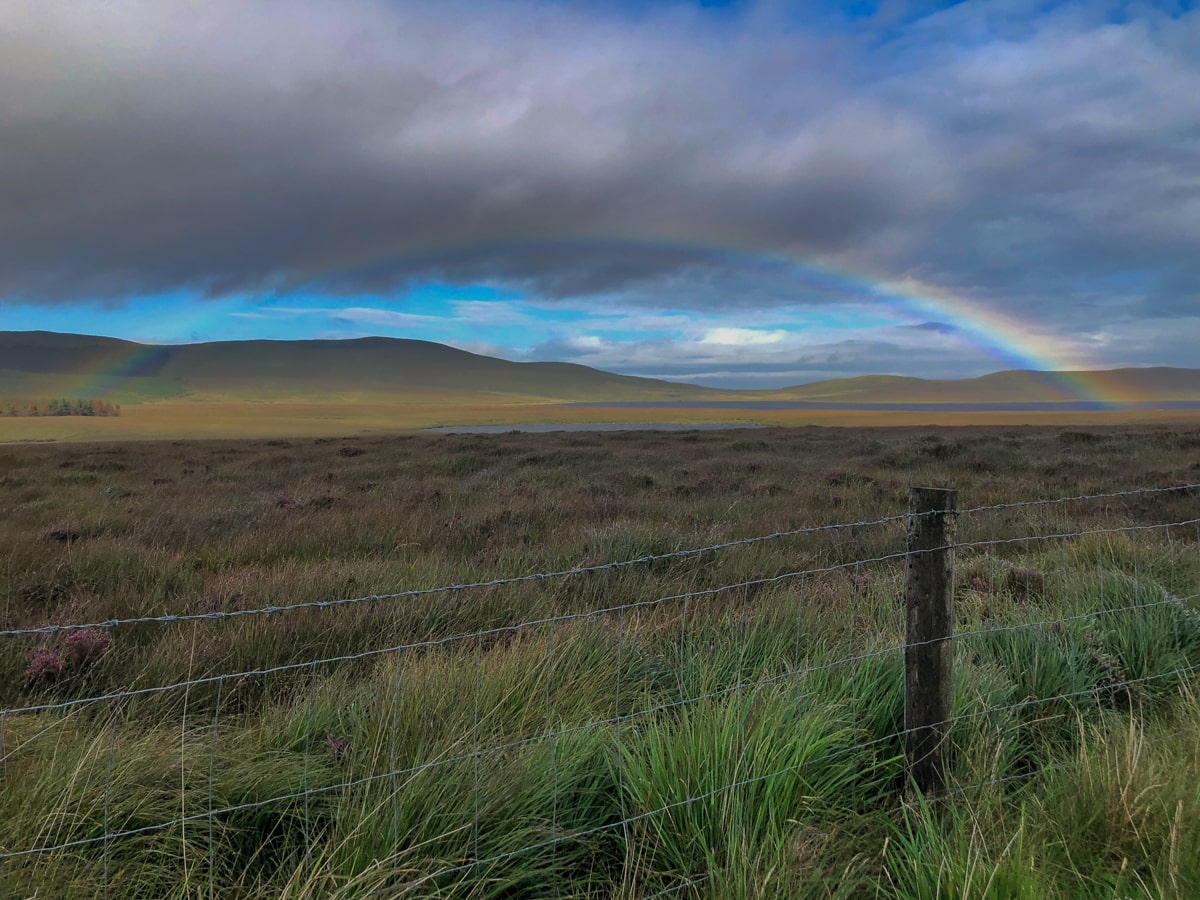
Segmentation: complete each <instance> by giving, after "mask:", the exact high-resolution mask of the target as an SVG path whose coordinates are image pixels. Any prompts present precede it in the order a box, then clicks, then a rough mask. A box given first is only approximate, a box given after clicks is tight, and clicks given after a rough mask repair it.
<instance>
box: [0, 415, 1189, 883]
mask: <svg viewBox="0 0 1200 900" xmlns="http://www.w3.org/2000/svg"><path fill="white" fill-rule="evenodd" d="M148 408H149V407H148ZM583 412H586V411H583ZM651 412H652V411H651ZM722 412H725V414H726V415H727V412H726V411H722ZM484 414H485V412H484V411H483V410H481V411H480V415H484ZM1059 418H1062V417H1061V416H1060V417H1059ZM112 421H113V422H114V423H115V424H117V425H121V426H126V427H128V426H130V424H131V423H136V421H137V420H136V417H134V418H127V416H125V415H123V416H122V417H121V419H118V420H112ZM297 421H298V422H299V424H298V425H297V427H303V422H304V418H303V416H300V417H299V418H298V420H297ZM322 421H323V420H322ZM352 421H353V420H350V419H348V420H343V423H342V424H343V426H344V432H353V431H355V430H357V426H355V425H353V424H351V423H352ZM3 424H5V425H7V424H9V423H3ZM21 424H23V423H21ZM87 424H88V425H89V426H90V425H93V424H96V425H101V424H103V425H107V424H108V422H104V423H101V422H96V423H91V422H89V423H87ZM253 427H255V426H254V425H253V421H252V419H247V420H246V428H247V433H255V432H253V430H252V429H253ZM200 433H203V432H200ZM123 435H126V433H125V432H113V433H111V434H107V435H106V437H107V438H109V439H110V441H109V442H102V443H64V444H26V445H11V446H3V447H0V548H3V554H2V555H0V597H2V598H3V601H2V607H0V613H2V619H0V627H2V629H4V630H8V631H12V630H19V629H23V628H31V627H38V626H41V625H45V624H47V623H57V624H69V623H86V622H99V621H105V620H109V619H113V618H131V617H146V616H149V617H157V616H163V615H165V614H173V615H198V614H206V613H233V612H238V611H243V610H255V609H261V608H263V607H267V606H289V605H294V604H298V603H306V602H309V601H325V600H331V599H335V598H358V597H369V596H373V595H386V594H393V593H396V592H405V591H412V590H417V589H427V588H435V587H438V586H441V585H447V584H455V583H460V582H476V581H488V580H491V579H496V578H502V577H507V576H519V575H522V574H526V573H530V572H548V571H555V570H560V569H567V568H571V567H577V566H587V565H593V564H599V563H605V562H611V561H616V560H624V559H630V558H635V557H640V556H643V555H647V554H663V553H670V552H673V551H677V550H680V549H684V548H689V547H699V546H705V545H708V544H711V543H717V542H723V541H730V540H736V539H739V538H744V537H750V536H755V535H762V534H766V533H771V532H774V531H776V530H783V529H794V528H801V527H805V526H816V525H821V524H829V523H835V522H863V521H868V520H874V519H877V518H880V517H885V516H892V515H898V514H900V513H903V512H904V510H905V508H906V502H907V493H908V489H909V487H911V486H913V485H932V486H952V487H956V488H957V489H958V490H959V493H960V504H961V505H962V506H964V507H975V506H981V505H988V504H996V503H1005V502H1010V501H1016V500H1024V499H1028V498H1033V497H1039V496H1040V497H1049V498H1053V497H1066V496H1072V495H1078V494H1089V493H1099V492H1111V491H1116V490H1121V489H1126V488H1136V487H1143V486H1160V487H1165V486H1171V485H1182V484H1186V483H1191V482H1196V481H1200V463H1198V462H1197V459H1198V458H1200V452H1198V451H1200V427H1198V426H1197V425H1196V424H1194V423H1193V424H1187V423H1182V424H1171V425H1166V424H1145V425H1137V426H1134V425H1123V426H1120V427H1116V426H1108V427H1086V428H1084V427H1076V426H1074V425H1072V426H1071V427H1069V428H1068V427H1062V426H1061V425H1060V426H1057V427H1049V426H1047V427H1019V428H1014V427H964V428H933V427H922V428H899V427H895V428H877V429H856V428H772V429H766V430H762V431H756V432H751V433H747V432H692V433H652V432H650V433H647V432H638V433H632V432H631V433H604V434H587V433H579V434H560V435H536V436H535V435H513V434H504V435H494V436H492V435H489V436H473V435H450V436H440V437H434V436H430V435H415V434H410V435H390V436H389V435H375V436H356V437H353V436H352V437H339V438H330V437H315V438H314V437H311V436H309V437H305V438H295V437H293V438H287V437H280V436H274V437H272V438H270V439H267V440H240V441H238V440H222V441H151V440H142V441H135V442H117V441H116V440H115V439H116V438H117V437H120V436H123ZM141 436H142V437H146V436H148V435H147V434H143V435H141ZM1198 515H1200V495H1198V494H1197V493H1196V492H1195V491H1194V490H1191V489H1182V488H1181V489H1178V490H1172V491H1169V492H1163V493H1158V494H1152V495H1133V496H1128V497H1116V498H1108V499H1098V500H1086V501H1077V502H1071V503H1062V504H1052V505H1040V506H1031V507H1025V508H1015V509H1005V510H996V511H991V512H977V513H973V514H969V515H963V516H961V517H960V521H959V525H958V528H959V533H958V539H959V540H960V541H961V542H963V543H964V544H971V543H973V542H976V541H982V540H1002V539H1011V540H1010V542H1009V543H1004V544H996V545H988V546H982V545H981V546H976V547H963V548H961V549H960V550H958V552H957V559H956V576H957V577H956V595H955V602H956V629H957V630H958V631H959V632H960V633H963V634H964V635H965V634H967V633H972V634H971V635H970V636H964V637H962V638H960V639H958V640H957V641H956V645H955V648H956V676H955V710H956V715H957V716H959V718H958V719H957V720H956V722H955V724H954V728H953V732H952V733H953V742H954V747H955V753H954V769H953V773H952V784H951V793H950V794H949V795H948V796H947V797H946V799H945V800H943V801H939V802H932V803H928V804H926V803H922V802H919V801H916V800H914V799H912V798H911V796H910V795H909V794H908V793H907V792H906V790H905V778H904V769H903V765H902V759H901V743H900V739H899V738H898V737H897V732H898V731H899V730H900V729H901V728H902V725H903V687H902V658H901V654H900V652H898V651H896V650H894V649H893V648H895V647H896V646H897V645H898V643H899V642H900V641H901V635H902V622H901V617H900V612H899V605H898V600H897V598H898V596H899V592H900V590H901V585H902V583H903V559H900V558H896V556H895V554H897V553H898V551H900V550H901V549H902V548H903V546H904V522H903V521H891V522H887V523H883V524H879V525H875V526H861V527H856V528H848V529H841V530H834V531H823V532H817V533H813V534H810V535H806V536H801V537H792V538H785V539H778V540H772V541H765V542H760V543H753V544H743V545H739V546H734V547H730V548H727V549H724V550H721V551H712V552H705V553H701V554H697V555H693V556H688V557H680V558H673V559H665V560H658V561H655V562H651V563H647V564H643V565H634V566H627V567H620V568H614V569H609V570H605V571H598V572H593V573H590V574H586V575H575V576H571V577H564V578H554V579H537V580H530V581H524V582H520V583H516V584H510V585H504V586H491V587H479V588H474V589H469V590H460V591H453V592H441V593H431V594H425V595H420V596H408V597H402V598H395V599H392V600H376V601H372V602H362V603H356V604H348V605H342V606H335V607H329V608H307V609H301V610H294V611H291V612H275V613H271V614H269V615H250V616H244V617H236V618H225V619H220V620H206V619H197V620H190V621H182V622H179V621H176V622H169V621H168V622H154V623H143V624H126V625H121V626H118V627H115V628H112V629H111V630H109V631H104V630H96V631H92V630H89V631H84V632H75V633H60V634H51V635H15V636H12V635H9V636H0V706H2V708H3V710H5V711H6V712H4V713H3V714H2V715H0V747H2V767H0V778H2V779H3V782H2V784H3V789H2V791H0V895H3V896H14V897H24V896H37V897H58V896H63V897H93V896H94V897H99V896H108V897H146V898H150V897H180V898H182V897H192V896H196V897H246V896H254V897H279V896H285V897H329V896H334V897H336V896H342V897H358V896H367V895H372V892H375V893H374V895H375V896H412V897H425V896H445V897H497V898H499V897H531V898H532V897H596V898H600V897H622V898H634V897H650V896H654V895H656V894H658V893H660V892H663V891H670V892H672V893H669V894H668V896H693V897H714V898H726V897H732V898H739V897H745V898H749V897H761V898H767V897H777V896H795V897H808V896H815V897H825V896H832V897H864V896H865V897H873V896H878V897H905V898H908V897H916V898H935V897H939V898H940V897H962V898H966V897H1030V898H1038V900H1044V898H1064V900H1065V898H1077V897H1112V898H1116V897H1155V898H1157V897H1173V898H1188V897H1195V896H1200V787H1197V786H1198V785H1200V697H1198V696H1197V695H1196V693H1195V688H1196V687H1197V686H1198V685H1200V681H1198V680H1197V679H1196V677H1195V675H1194V672H1193V671H1192V670H1193V669H1194V668H1195V667H1196V666H1200V612H1197V609H1196V606H1197V603H1196V600H1195V597H1196V595H1197V593H1198V592H1200V530H1198V529H1197V527H1196V526H1195V525H1189V526H1176V527H1172V528H1152V529H1146V530H1142V531H1128V532H1122V531H1116V530H1115V529H1121V528H1128V527H1132V526H1157V525H1163V524H1165V523H1171V522H1180V521H1184V520H1188V519H1195V518H1197V516H1198ZM1076 531H1082V532H1102V533H1096V534H1089V535H1083V536H1080V537H1077V538H1073V539H1070V540H1050V541H1044V540H1022V538H1028V537H1034V536H1039V535H1046V534H1050V533H1063V532H1076ZM880 557H891V558H888V559H882V560H879V561H875V562H867V560H876V559H877V558H880ZM838 567H840V568H838ZM795 572H808V574H805V575H801V576H789V575H788V573H795ZM729 585H739V586H738V587H736V588H731V589H722V588H723V587H725V586H729ZM685 594H686V595H688V596H687V598H686V599H684V598H682V597H680V595H685ZM672 597H680V599H664V598H672ZM653 600H661V602H657V603H647V604H646V605H645V606H641V607H633V608H622V609H620V610H619V611H614V612H608V613H605V612H602V611H603V610H605V609H611V608H616V607H627V606H628V605H629V604H632V603H638V602H645V601H653ZM1130 607H1138V608H1137V609H1130ZM1060 620H1061V621H1060ZM1037 622H1055V623H1056V624H1050V625H1044V626H1039V627H1026V626H1028V625H1029V623H1037ZM521 623H540V624H526V625H521ZM519 625H521V627H514V626H519ZM105 635H107V637H105ZM414 645H419V646H414ZM398 647H400V648H404V649H392V650H389V648H398ZM361 654H367V655H361ZM346 657H355V658H346ZM56 660H57V662H56ZM265 669H277V670H278V671H272V672H269V673H263V674H245V675H241V676H240V677H228V678H221V677H219V676H221V675H225V674H229V675H231V676H237V673H247V672H262V670H265ZM170 685H180V687H178V688H176V689H170V690H161V691H159V690H155V691H150V690H149V689H152V688H157V687H162V686H170ZM143 689H146V690H147V692H146V693H141V694H130V693H129V692H130V691H136V690H143ZM114 693H115V694H117V695H118V696H117V697H114V698H113V699H108V700H101V701H98V702H82V701H86V700H87V698H91V697H97V696H104V695H108V694H114ZM77 701H78V702H77ZM43 706H58V708H56V709H29V707H43ZM164 824H165V825H166V827H159V826H161V825H164ZM124 832H132V833H129V834H123V835H122V836H118V837H112V838H111V839H107V840H106V839H105V835H113V834H118V833H124ZM568 838H569V839H568ZM61 845H68V846H66V847H61ZM39 847H61V849H57V850H53V851H48V852H41V853H32V854H27V855H15V856H7V857H5V856H4V854H20V853H21V852H22V851H25V850H29V849H35V848H39ZM528 847H536V848H537V849H533V850H527V849H525V848H528Z"/></svg>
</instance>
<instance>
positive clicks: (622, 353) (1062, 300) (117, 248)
mask: <svg viewBox="0 0 1200 900" xmlns="http://www.w3.org/2000/svg"><path fill="white" fill-rule="evenodd" d="M4 7H5V12H4V15H3V23H2V24H0V86H2V87H3V95H4V98H5V100H4V103H3V104H2V105H0V327H6V323H7V327H13V326H14V325H16V326H24V325H28V324H29V323H34V324H36V323H37V322H45V323H48V325H49V326H50V327H53V325H54V323H55V322H57V321H59V320H62V319H65V318H67V317H69V316H73V317H74V320H76V321H80V320H82V321H86V322H88V323H90V324H91V330H96V331H101V332H104V331H108V332H112V331H114V330H120V329H122V328H124V329H125V335H126V336H131V337H142V338H158V339H172V340H177V339H183V338H187V337H188V336H189V334H195V335H196V336H197V337H202V338H205V339H214V338H221V337H237V336H240V335H253V336H273V335H276V334H277V335H278V336H301V335H304V334H308V335H315V334H318V333H320V334H330V335H342V336H349V335H352V334H360V333H384V334H395V335H398V336H412V337H422V338H428V339H433V340H442V341H444V342H447V343H454V344H456V345H460V346H486V347H488V348H490V349H491V350H493V351H494V352H496V353H497V354H498V355H504V356H507V357H509V358H561V359H568V360H570V361H576V362H584V363H586V364H589V365H600V366H601V367H603V368H608V369H613V370H615V371H627V372H635V371H636V372H638V373H640V374H647V373H649V370H656V371H658V372H659V374H668V375H670V376H671V377H681V378H688V377H692V378H696V379H699V380H707V381H709V382H710V383H716V382H722V381H724V382H726V383H733V382H734V381H739V383H740V382H743V381H744V382H745V383H746V384H747V386H755V385H758V384H762V385H766V384H771V383H779V382H781V381H782V382H787V383H795V382H796V381H798V380H811V377H804V376H806V373H807V374H808V376H811V375H813V374H814V373H817V372H820V373H821V374H822V375H824V374H829V373H836V374H847V373H860V372H869V371H905V366H906V365H910V364H911V360H912V358H913V355H914V353H917V352H926V353H936V354H938V355H939V358H940V360H941V365H942V367H943V368H944V370H945V373H946V374H947V375H953V374H979V373H980V371H981V370H982V371H987V370H993V369H996V368H1002V367H1004V365H1003V364H1004V363H1005V362H1006V359H1005V357H1004V352H1003V350H1004V346H1009V347H1010V348H1011V347H1012V346H1013V345H1024V344H1025V343H1026V341H1025V339H1024V338H1022V337H1020V336H1013V335H1009V336H1008V337H1007V338H1006V341H1007V344H1000V345H992V346H991V347H990V348H989V346H988V341H987V339H986V338H987V336H986V335H983V336H982V337H981V336H980V335H979V334H976V335H974V336H971V335H969V334H966V333H965V332H964V331H963V328H962V326H963V325H964V319H971V318H975V317H974V315H973V314H970V313H964V312H963V310H970V309H974V310H977V311H978V312H979V316H978V320H979V321H981V322H986V321H988V320H989V316H991V317H1003V319H1004V321H1006V322H1009V323H1014V324H1015V328H1014V329H1013V330H1014V331H1015V330H1020V331H1024V332H1028V348H1040V349H1029V350H1028V352H1027V354H1026V356H1027V358H1029V359H1032V360H1033V361H1037V360H1038V359H1050V360H1060V361H1064V362H1072V363H1076V364H1080V365H1097V366H1100V365H1112V366H1117V365H1146V364H1174V365H1196V364H1197V363H1196V358H1195V349H1194V340H1187V339H1186V337H1187V335H1189V334H1190V335H1193V336H1194V335H1195V334H1197V333H1200V90H1197V89H1196V86H1197V85H1200V53H1197V52H1196V50H1195V48H1196V47H1198V46H1200V12H1197V11H1196V10H1195V9H1191V8H1189V5H1188V4H1177V5H1172V4H1169V3H1164V4H1158V5H1154V4H1151V5H1144V4H1121V3H1096V2H1081V3H1058V4H1049V5H1047V4H1044V3H1033V2H1014V3H1005V4H996V3H981V2H966V3H960V4H956V5H953V6H949V7H947V8H942V7H941V6H938V5H934V4H921V3H880V4H878V5H877V6H874V7H870V8H868V9H866V10H864V12H863V13H862V14H861V15H858V16H856V17H847V16H846V15H845V14H844V13H842V12H841V11H840V10H841V7H840V5H836V4H829V5H828V6H827V7H822V6H819V5H816V4H807V5H803V6H793V5H791V4H787V3H779V2H760V3H734V4H732V5H727V6H723V7H721V8H717V9H708V8H701V7H699V6H695V5H692V4H689V3H684V2H680V3H669V2H654V3H640V4H639V3H632V2H625V3H618V4H600V3H587V2H565V3H551V2H539V0H511V2H504V3H499V2H485V0H474V2H463V0H440V2H431V0H408V2H403V3H389V2H383V0H346V2H344V3H339V4H336V5H333V4H327V3H318V2H316V0H292V2H287V3H284V2H282V0H264V2H259V3H251V4H245V3H237V2H233V0H210V2H204V3H199V2H194V0H159V2H153V3H151V2H134V3H121V4H112V3H103V2H98V0H81V2H78V3H73V4H71V5H70V6H69V7H64V6H60V5H58V4H42V3H35V2H32V0H6V2H5V3H4ZM898 284H903V285H906V286H907V287H906V288H905V291H904V292H903V293H901V294H900V295H899V296H897V295H896V292H895V291H894V290H892V291H890V292H889V290H888V289H883V288H880V287H879V286H881V285H882V286H887V285H898ZM925 296H928V297H931V298H934V300H935V302H933V303H931V304H927V305H925V306H921V305H920V304H916V305H915V306H914V305H911V304H907V302H906V298H908V297H916V298H921V297H925ZM939 297H949V298H952V299H953V301H954V302H953V303H951V304H941V303H938V302H936V298H939ZM163 298H174V299H167V300H164V299H163ZM180 298H185V299H180ZM464 298H466V299H464ZM455 302H458V303H474V304H475V306H474V307H472V308H467V307H455V306H454V305H453V304H454V303H455ZM183 306H186V307H188V309H189V310H190V312H189V313H188V314H187V315H184V314H183V313H182V312H180V308H181V307H183ZM193 307H194V308H193ZM202 307H203V309H201V308H202ZM121 310H133V311H134V312H135V313H136V318H137V319H138V320H139V321H143V322H145V321H146V320H147V319H148V318H149V319H150V320H153V319H154V317H155V316H156V315H157V316H158V317H159V324H158V325H157V326H156V327H157V328H158V333H157V334H156V333H154V332H153V329H151V330H147V328H148V326H147V325H145V324H143V326H142V330H141V331H140V332H138V333H133V332H131V331H130V330H129V327H127V326H126V325H124V324H122V322H123V319H122V317H121ZM289 311H290V312H289ZM85 312H86V315H84V313H85ZM256 316H257V318H256ZM183 319H187V320H188V321H192V322H202V323H203V325H202V327H199V326H195V327H193V330H192V331H187V330H183V331H181V330H180V328H181V327H182V326H180V324H179V321H180V320H183ZM252 326H253V327H252ZM270 328H275V329H277V330H276V331H275V332H271V331H270V330H269V329H270ZM255 329H257V330H255ZM304 329H308V330H307V331H305V330H304ZM981 346H982V347H983V348H984V350H983V351H981V349H980V347H981ZM981 352H982V353H983V358H981V356H980V354H981ZM989 354H990V355H989ZM797 376H801V377H797ZM755 379H757V380H755Z"/></svg>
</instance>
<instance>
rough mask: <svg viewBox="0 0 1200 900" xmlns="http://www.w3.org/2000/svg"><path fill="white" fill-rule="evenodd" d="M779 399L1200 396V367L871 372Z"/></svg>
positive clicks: (775, 394) (788, 391)
mask: <svg viewBox="0 0 1200 900" xmlns="http://www.w3.org/2000/svg"><path fill="white" fill-rule="evenodd" d="M770 393H771V396H772V398H773V399H778V400H808V401H826V402H837V401H841V402H845V403H1047V402H1058V401H1071V400H1079V399H1084V400H1090V399H1096V398H1100V399H1105V400H1200V369H1173V368H1168V367H1166V366H1157V367H1152V368H1142V369H1108V370H1104V371H1096V372H1034V371H1027V370H1010V371H1006V372H994V373H992V374H991V375H983V376H981V377H979V378H962V379H954V380H927V379H923V378H905V377H902V376H898V375H866V376H863V377H861V378H844V379H838V380H834V381H818V382H814V383H813V384H805V385H799V386H796V387H790V388H782V389H781V390H778V391H771V392H770Z"/></svg>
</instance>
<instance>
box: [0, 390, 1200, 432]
mask: <svg viewBox="0 0 1200 900" xmlns="http://www.w3.org/2000/svg"><path fill="white" fill-rule="evenodd" d="M652 422H666V423H673V424H685V425H686V424H696V425H701V424H711V423H721V422H730V423H754V424H759V425H777V426H792V427H794V426H805V425H820V426H835V427H888V426H920V425H930V426H934V425H936V426H967V425H1001V426H1014V425H1070V426H1098V425H1130V424H1167V423H1181V424H1187V423H1195V422H1200V411H1190V410H1132V411H1131V410H1103V411H1087V412H990V411H962V412H958V411H947V412H941V411H939V412H911V411H902V410H897V411H889V410H753V409H742V410H739V409H706V408H699V407H679V408H670V409H633V408H620V409H617V408H604V407H581V406H574V405H572V404H563V403H555V402H531V401H530V400H528V399H527V398H521V397H514V396H511V395H495V396H486V395H480V394H470V395H458V394H449V393H445V394H438V393H437V392H425V393H421V394H416V395H414V396H413V397H411V398H408V399H405V400H404V401H393V402H336V403H331V402H310V401H284V402H265V403H247V402H244V401H226V402H182V401H181V402H162V403H146V404H139V405H130V406H126V407H124V408H123V410H122V413H121V416H120V417H118V418H93V417H82V416H62V417H46V418H11V419H10V418H0V442H12V441H46V440H50V441H67V442H75V441H124V440H153V439H174V440H183V439H201V438H269V437H331V436H339V435H367V434H388V433H396V432H403V431H410V430H414V429H423V428H431V427H435V426H439V425H522V424H550V423H564V424H587V423H630V424H643V423H652Z"/></svg>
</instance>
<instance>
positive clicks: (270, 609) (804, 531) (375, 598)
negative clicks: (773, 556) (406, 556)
mask: <svg viewBox="0 0 1200 900" xmlns="http://www.w3.org/2000/svg"><path fill="white" fill-rule="evenodd" d="M911 515H912V514H910V513H904V514H900V515H893V516H883V517H881V518H878V519H871V520H866V521H861V522H839V523H836V524H833V525H814V526H810V527H805V528H795V529H791V530H789V531H776V532H773V533H771V534H764V535H758V536H756V537H748V538H739V539H738V540H733V541H723V542H721V543H717V544H708V545H707V546H704V547H692V548H689V549H687V550H672V551H670V552H668V553H652V554H647V555H645V556H638V557H635V558H633V559H624V560H619V561H617V562H608V563H597V564H595V565H590V566H575V567H573V568H570V569H559V570H557V571H552V572H533V573H530V574H527V575H514V576H512V577H507V578H492V579H489V580H487V581H470V582H463V583H461V584H446V585H440V586H439V587H432V588H414V589H412V590H407V591H396V592H394V593H388V594H368V595H365V596H361V597H347V598H339V599H336V600H308V601H305V602H303V603H292V604H288V605H286V606H262V607H256V608H254V609H235V610H214V611H212V612H205V613H179V614H169V613H168V614H164V615H157V616H134V617H130V618H121V619H106V620H104V621H100V622H89V623H86V624H70V625H42V626H39V627H35V628H9V629H4V630H0V638H5V637H20V636H26V635H36V634H56V633H61V632H69V631H82V630H84V629H90V628H116V627H118V626H122V625H149V624H173V623H177V622H197V621H205V620H220V619H236V618H241V617H244V616H261V615H276V614H279V613H289V612H295V611H297V610H304V609H330V608H333V607H337V606H350V605H355V604H361V603H377V602H381V601H387V600H400V599H413V598H417V597H428V596H432V595H435V594H446V593H454V592H457V591H467V590H477V589H483V588H492V587H505V586H507V585H511V584H522V583H525V582H531V581H546V580H552V579H557V578H568V577H571V576H575V575H587V574H589V573H592V572H603V571H607V570H610V569H622V568H626V567H629V566H638V565H647V564H650V563H655V562H662V561H664V560H669V559H684V558H687V557H691V556H698V555H700V554H703V553H714V552H716V551H719V550H728V549H729V548H731V547H740V546H747V545H751V544H758V543H762V542H764V541H776V540H781V539H783V538H789V537H798V536H800V535H810V534H819V533H822V532H827V531H840V530H846V529H850V528H870V527H874V526H878V525H886V524H889V523H891V522H901V521H904V520H906V519H909V518H911ZM919 515H928V514H927V513H921V514H919Z"/></svg>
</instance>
